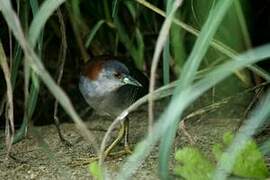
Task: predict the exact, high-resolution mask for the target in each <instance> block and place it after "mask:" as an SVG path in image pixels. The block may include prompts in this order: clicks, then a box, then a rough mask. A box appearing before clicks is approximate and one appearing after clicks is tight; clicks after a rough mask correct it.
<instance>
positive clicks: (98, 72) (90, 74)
mask: <svg viewBox="0 0 270 180" xmlns="http://www.w3.org/2000/svg"><path fill="white" fill-rule="evenodd" d="M80 79H81V80H80V83H84V86H85V87H86V88H87V87H89V86H95V88H96V89H97V90H100V91H113V90H115V89H117V88H119V87H121V86H124V85H133V86H142V85H141V83H139V82H138V81H137V80H136V79H134V78H133V77H132V76H130V75H129V70H128V68H127V67H126V66H125V65H124V64H123V63H121V62H120V61H117V60H115V59H111V60H94V61H91V62H89V63H88V64H87V65H86V66H85V67H84V69H83V71H82V74H81V78H80ZM85 83H86V84H85ZM90 88H92V87H90Z"/></svg>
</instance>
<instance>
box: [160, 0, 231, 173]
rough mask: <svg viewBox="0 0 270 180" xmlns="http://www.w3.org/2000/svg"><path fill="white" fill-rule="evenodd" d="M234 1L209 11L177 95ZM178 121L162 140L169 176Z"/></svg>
mask: <svg viewBox="0 0 270 180" xmlns="http://www.w3.org/2000/svg"><path fill="white" fill-rule="evenodd" d="M232 2H233V1H232V0H227V1H219V2H218V3H217V5H216V6H215V8H213V10H211V11H210V12H209V17H208V18H207V20H206V22H205V24H204V26H203V28H202V31H201V33H200V35H199V37H198V39H197V41H196V43H195V45H194V47H193V49H192V52H191V54H190V56H189V57H188V59H187V62H186V63H185V65H184V68H183V71H182V73H181V76H180V78H179V79H180V82H181V86H179V87H177V88H176V91H175V95H177V94H179V93H180V92H181V91H182V90H183V88H184V89H185V88H187V87H188V86H190V85H191V83H192V82H193V80H194V79H195V76H196V72H197V70H198V68H199V66H200V63H201V61H202V59H203V57H204V55H205V54H206V52H207V49H208V47H209V45H210V43H211V40H212V38H213V37H214V35H215V33H216V31H217V29H218V26H219V25H220V23H221V21H222V19H223V17H224V16H225V14H226V12H227V10H228V8H229V7H230V5H231V4H232ZM180 87H181V88H180ZM175 95H174V96H175ZM173 98H174V97H173ZM178 122H179V120H178V119H176V120H175V121H174V122H172V124H171V125H170V128H169V130H168V131H167V133H166V134H165V135H164V137H163V138H162V140H161V145H160V156H159V157H160V158H159V160H160V164H162V166H163V169H162V170H161V171H162V172H163V173H164V174H166V175H167V176H168V174H169V157H170V152H171V147H172V144H173V141H174V138H175V133H176V131H177V129H178Z"/></svg>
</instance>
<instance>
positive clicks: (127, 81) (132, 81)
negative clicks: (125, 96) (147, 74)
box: [122, 75, 142, 87]
mask: <svg viewBox="0 0 270 180" xmlns="http://www.w3.org/2000/svg"><path fill="white" fill-rule="evenodd" d="M122 81H123V83H125V84H130V85H134V86H140V87H142V84H141V83H139V82H138V81H137V80H136V79H134V78H133V77H131V76H129V75H125V76H124V77H123V79H122Z"/></svg>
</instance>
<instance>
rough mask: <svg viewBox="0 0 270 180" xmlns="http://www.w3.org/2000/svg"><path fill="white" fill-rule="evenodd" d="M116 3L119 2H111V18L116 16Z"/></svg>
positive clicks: (114, 0) (116, 0) (115, 0)
mask: <svg viewBox="0 0 270 180" xmlns="http://www.w3.org/2000/svg"><path fill="white" fill-rule="evenodd" d="M118 3H119V1H118V0H113V1H112V8H113V9H112V18H114V17H115V16H116V15H117V12H118Z"/></svg>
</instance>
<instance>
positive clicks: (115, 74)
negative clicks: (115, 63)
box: [113, 72, 121, 79]
mask: <svg viewBox="0 0 270 180" xmlns="http://www.w3.org/2000/svg"><path fill="white" fill-rule="evenodd" d="M113 75H114V77H116V78H117V79H120V78H121V74H120V73H117V72H115V73H114V74H113Z"/></svg>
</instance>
